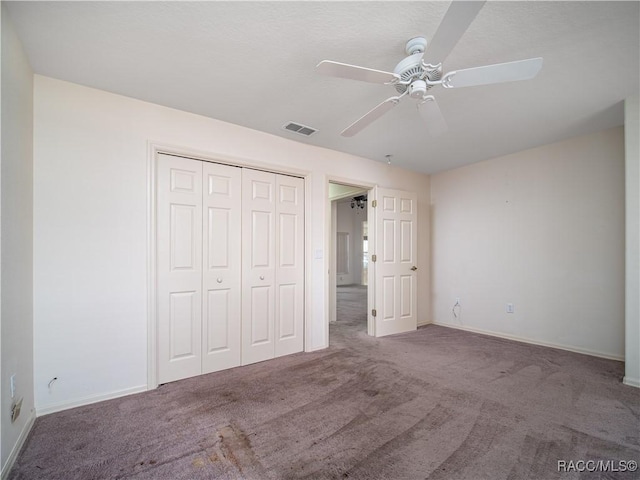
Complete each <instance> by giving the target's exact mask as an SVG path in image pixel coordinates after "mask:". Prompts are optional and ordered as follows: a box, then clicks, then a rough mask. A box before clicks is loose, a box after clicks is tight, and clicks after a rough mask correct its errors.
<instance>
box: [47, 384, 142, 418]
mask: <svg viewBox="0 0 640 480" xmlns="http://www.w3.org/2000/svg"><path fill="white" fill-rule="evenodd" d="M147 390H148V389H147V386H146V385H140V386H139V387H133V388H125V389H124V390H117V391H115V392H109V393H104V394H100V395H89V396H88V397H82V398H79V399H77V400H73V401H71V402H62V403H55V404H53V405H47V406H44V407H39V408H38V407H36V414H37V416H38V417H41V416H43V415H48V414H50V413H55V412H61V411H62V410H68V409H70V408H75V407H82V406H84V405H91V404H92V403H98V402H104V401H105V400H111V399H113V398H120V397H125V396H127V395H133V394H134V393H142V392H146V391H147Z"/></svg>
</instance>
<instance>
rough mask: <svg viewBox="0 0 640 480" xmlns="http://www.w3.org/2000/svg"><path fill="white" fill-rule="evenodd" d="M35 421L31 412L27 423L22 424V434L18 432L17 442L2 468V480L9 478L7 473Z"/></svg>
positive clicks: (0, 476)
mask: <svg viewBox="0 0 640 480" xmlns="http://www.w3.org/2000/svg"><path fill="white" fill-rule="evenodd" d="M35 421H36V414H35V412H31V414H30V416H29V418H28V419H27V422H26V423H25V424H24V428H23V429H22V432H20V436H19V437H18V441H17V442H16V444H15V445H14V446H13V448H12V449H11V453H9V456H8V457H7V461H6V462H5V464H4V465H3V466H2V474H0V478H1V479H2V480H5V479H6V478H7V477H8V476H9V472H10V471H11V468H12V467H13V464H14V463H15V461H16V459H17V458H18V454H19V453H20V450H22V447H23V446H24V442H25V441H26V440H27V437H28V436H29V432H31V429H32V428H33V423H34V422H35Z"/></svg>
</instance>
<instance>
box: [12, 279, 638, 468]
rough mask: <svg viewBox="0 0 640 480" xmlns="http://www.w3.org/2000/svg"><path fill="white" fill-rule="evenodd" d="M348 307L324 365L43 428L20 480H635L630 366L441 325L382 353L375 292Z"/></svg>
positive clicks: (136, 398)
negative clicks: (369, 312)
mask: <svg viewBox="0 0 640 480" xmlns="http://www.w3.org/2000/svg"><path fill="white" fill-rule="evenodd" d="M338 291H339V293H338V297H339V303H338V321H337V322H335V323H334V324H332V325H331V326H330V343H331V346H330V347H329V348H328V349H325V350H322V351H318V352H312V353H301V354H295V355H290V356H287V357H283V358H279V359H275V360H270V361H267V362H262V363H258V364H254V365H249V366H246V367H239V368H234V369H230V370H226V371H223V372H217V373H213V374H208V375H203V376H200V377H196V378H190V379H186V380H181V381H178V382H172V383H169V384H166V385H162V386H160V387H159V388H158V389H156V390H152V391H149V392H145V393H140V394H136V395H130V396H127V397H123V398H118V399H114V400H109V401H105V402H101V403H97V404H93V405H87V406H84V407H78V408H74V409H70V410H66V411H63V412H59V413H54V414H50V415H46V416H43V417H39V418H38V419H37V420H36V422H35V425H34V427H33V429H32V432H31V434H30V436H29V438H28V440H27V442H26V444H25V447H24V448H23V450H22V452H21V453H20V455H19V457H18V459H17V460H16V463H15V465H14V468H13V470H12V471H11V473H10V475H9V478H10V479H13V480H22V479H29V480H32V479H33V480H35V479H46V480H55V479H60V480H73V479H82V480H85V479H136V480H142V479H170V480H180V479H185V480H186V479H189V480H197V479H257V480H270V479H345V478H351V479H372V480H376V479H381V480H382V479H385V480H387V479H398V480H401V479H427V478H428V479H431V480H437V479H455V480H458V479H474V480H475V479H492V480H498V479H505V480H507V479H509V480H515V479H573V478H599V479H604V478H606V479H609V478H616V479H617V478H620V479H627V478H628V479H632V478H633V479H637V478H639V477H638V472H631V471H628V470H627V471H622V470H624V469H625V468H626V465H627V464H625V463H623V462H629V461H638V460H640V439H639V436H640V434H639V432H640V390H639V389H636V388H632V387H629V386H626V385H623V384H622V383H621V378H622V376H623V367H624V365H623V363H622V362H617V361H612V360H605V359H601V358H596V357H590V356H586V355H580V354H577V353H571V352H566V351H562V350H556V349H551V348H546V347H539V346H534V345H528V344H523V343H518V342H513V341H509V340H503V339H498V338H494V337H489V336H484V335H479V334H474V333H469V332H464V331H459V330H454V329H449V328H445V327H440V326H435V325H427V326H425V327H422V328H419V329H418V330H417V331H416V332H411V333H408V334H401V335H395V336H391V337H385V338H372V337H369V336H367V334H366V289H365V288H359V287H341V288H339V289H338ZM363 302H364V303H363ZM363 305H364V306H363ZM600 460H602V461H603V463H600V464H597V463H580V461H583V462H588V461H600ZM559 462H560V464H559ZM562 462H564V463H562ZM571 462H573V463H571ZM607 462H608V463H607ZM628 465H630V466H632V465H633V464H632V463H630V464H628ZM572 466H573V468H572ZM559 467H560V468H559ZM594 468H595V469H596V470H598V471H594V472H590V471H588V470H592V469H594ZM581 469H582V470H584V471H582V472H580V471H578V470H581ZM603 470H604V471H603ZM607 470H608V471H607ZM616 470H617V471H616Z"/></svg>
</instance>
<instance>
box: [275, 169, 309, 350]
mask: <svg viewBox="0 0 640 480" xmlns="http://www.w3.org/2000/svg"><path fill="white" fill-rule="evenodd" d="M276 245H277V246H278V248H277V250H276V265H277V269H276V311H275V356H276V357H280V356H282V355H289V354H290V353H296V352H301V351H302V349H303V345H304V338H303V321H302V320H303V318H304V180H303V179H302V178H297V177H288V176H286V175H278V176H277V177H276Z"/></svg>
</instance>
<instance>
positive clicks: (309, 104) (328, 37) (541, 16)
mask: <svg viewBox="0 0 640 480" xmlns="http://www.w3.org/2000/svg"><path fill="white" fill-rule="evenodd" d="M5 3H7V5H8V9H9V13H10V17H11V19H12V21H13V23H14V24H15V27H16V30H17V31H18V35H19V36H20V38H21V40H22V42H23V45H24V47H25V50H26V52H27V55H28V57H29V59H30V62H31V65H32V67H33V69H34V71H35V72H36V73H38V74H41V75H46V76H50V77H54V78H59V79H63V80H68V81H71V82H75V83H79V84H82V85H88V86H91V87H95V88H99V89H103V90H107V91H110V92H115V93H119V94H122V95H126V96H130V97H134V98H138V99H142V100H146V101H149V102H154V103H158V104H161V105H166V106H169V107H173V108H177V109H180V110H185V111H189V112H194V113H197V114H201V115H205V116H208V117H212V118H216V119H219V120H223V121H226V122H230V123H234V124H238V125H243V126H246V127H249V128H253V129H256V130H261V131H264V132H268V133H271V134H274V135H278V136H282V137H286V138H290V139H292V140H297V141H301V142H304V143H309V144H313V145H319V146H322V147H326V148H330V149H334V150H338V151H342V152H348V153H352V154H356V155H360V156H363V157H367V158H371V159H374V160H378V161H382V162H386V159H385V155H387V154H391V155H393V157H392V161H393V163H394V164H396V165H398V166H402V167H405V168H408V169H412V170H416V171H421V172H426V173H433V172H438V171H442V170H446V169H449V168H454V167H457V166H462V165H466V164H470V163H474V162H477V161H480V160H484V159H487V158H492V157H496V156H500V155H505V154H508V153H512V152H515V151H520V150H524V149H527V148H531V147H535V146H538V145H542V144H546V143H550V142H554V141H557V140H561V139H563V138H568V137H571V136H575V135H581V134H586V133H589V132H594V131H598V130H601V129H606V128H610V127H614V126H617V125H621V124H622V123H623V103H622V102H623V101H624V99H625V98H626V97H628V96H630V95H632V94H634V93H637V92H638V90H639V83H640V80H639V71H640V66H639V56H640V54H639V48H640V38H639V25H640V18H639V15H640V14H639V5H640V4H639V3H638V2H637V1H627V2H591V1H587V2H580V1H570V2H556V1H553V2H539V1H529V2H524V1H517V2H503V1H489V2H487V3H486V4H485V6H484V7H483V9H482V10H481V11H480V13H479V14H478V16H477V17H476V19H475V20H474V22H473V23H472V24H471V26H470V27H469V29H468V30H467V32H466V33H465V34H464V36H463V37H462V38H461V39H460V41H459V43H458V44H457V46H456V47H455V48H454V50H453V52H452V53H451V55H450V56H449V57H448V58H447V59H446V60H445V62H444V70H445V72H447V71H451V70H456V69H461V68H469V67H475V66H481V65H486V64H493V63H501V62H507V61H513V60H520V59H526V58H531V57H538V56H541V57H544V65H543V67H542V71H541V72H540V74H539V75H538V76H537V77H536V78H534V79H533V80H528V81H522V82H512V83H504V84H497V85H487V86H478V87H469V88H462V89H443V88H441V87H434V89H432V90H430V93H432V94H433V95H435V96H436V98H437V100H438V103H439V105H440V108H441V110H442V112H443V114H444V116H445V118H446V121H447V123H448V125H449V131H448V133H447V134H445V135H444V136H441V137H437V138H432V137H430V136H429V134H428V133H427V131H426V129H425V127H424V124H423V123H421V119H420V117H419V115H418V113H417V111H416V107H415V102H414V100H413V99H411V98H406V97H405V98H404V99H403V100H402V102H401V103H400V105H399V106H398V107H396V108H395V109H394V110H392V111H391V112H389V113H388V114H386V115H385V116H384V117H382V118H381V119H379V120H377V121H376V122H374V123H373V124H372V125H370V126H369V127H367V128H366V129H365V130H363V131H362V132H361V133H360V134H358V135H356V136H355V137H352V138H343V137H341V136H340V132H341V131H342V130H343V129H344V128H345V127H346V126H348V125H349V124H351V123H352V122H353V121H355V120H356V119H357V118H359V117H360V116H361V115H363V114H364V113H366V112H367V111H369V110H370V109H371V108H373V107H374V106H375V105H377V104H378V103H380V102H381V101H383V100H385V99H387V98H388V97H390V96H393V95H395V94H396V93H395V90H394V88H393V87H391V86H385V85H374V84H368V83H363V82H357V81H353V80H346V79H339V78H332V77H326V76H322V75H319V74H317V73H316V72H315V71H314V68H315V66H316V64H317V63H318V62H319V61H321V60H325V59H328V60H334V61H338V62H344V63H351V64H355V65H360V66H364V67H369V68H375V69H380V70H386V71H390V70H393V68H394V67H395V65H396V64H397V63H398V62H399V61H400V60H401V59H402V58H403V57H404V56H405V54H404V45H405V43H406V41H407V40H408V39H409V38H411V37H415V36H418V35H423V36H426V37H427V38H430V37H431V36H432V35H433V34H434V32H435V31H436V29H437V27H438V24H439V22H440V20H441V18H442V17H443V15H444V14H445V12H446V10H447V8H448V5H449V2H448V1H436V2H422V1H421V2H398V1H377V2H363V1H360V2H335V1H330V2H325V1H305V2H288V1H287V2H269V1H261V2H243V1H232V2H218V1H210V2H179V1H175V2H94V1H90V2H83V1H80V2H76V1H74V2H5ZM288 121H294V122H298V123H302V124H304V125H309V126H312V127H314V128H317V129H318V130H319V131H318V133H316V134H315V135H314V136H311V137H309V138H306V137H301V136H299V135H297V134H294V133H291V132H288V131H284V130H282V126H283V125H284V124H285V123H286V122H288Z"/></svg>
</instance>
